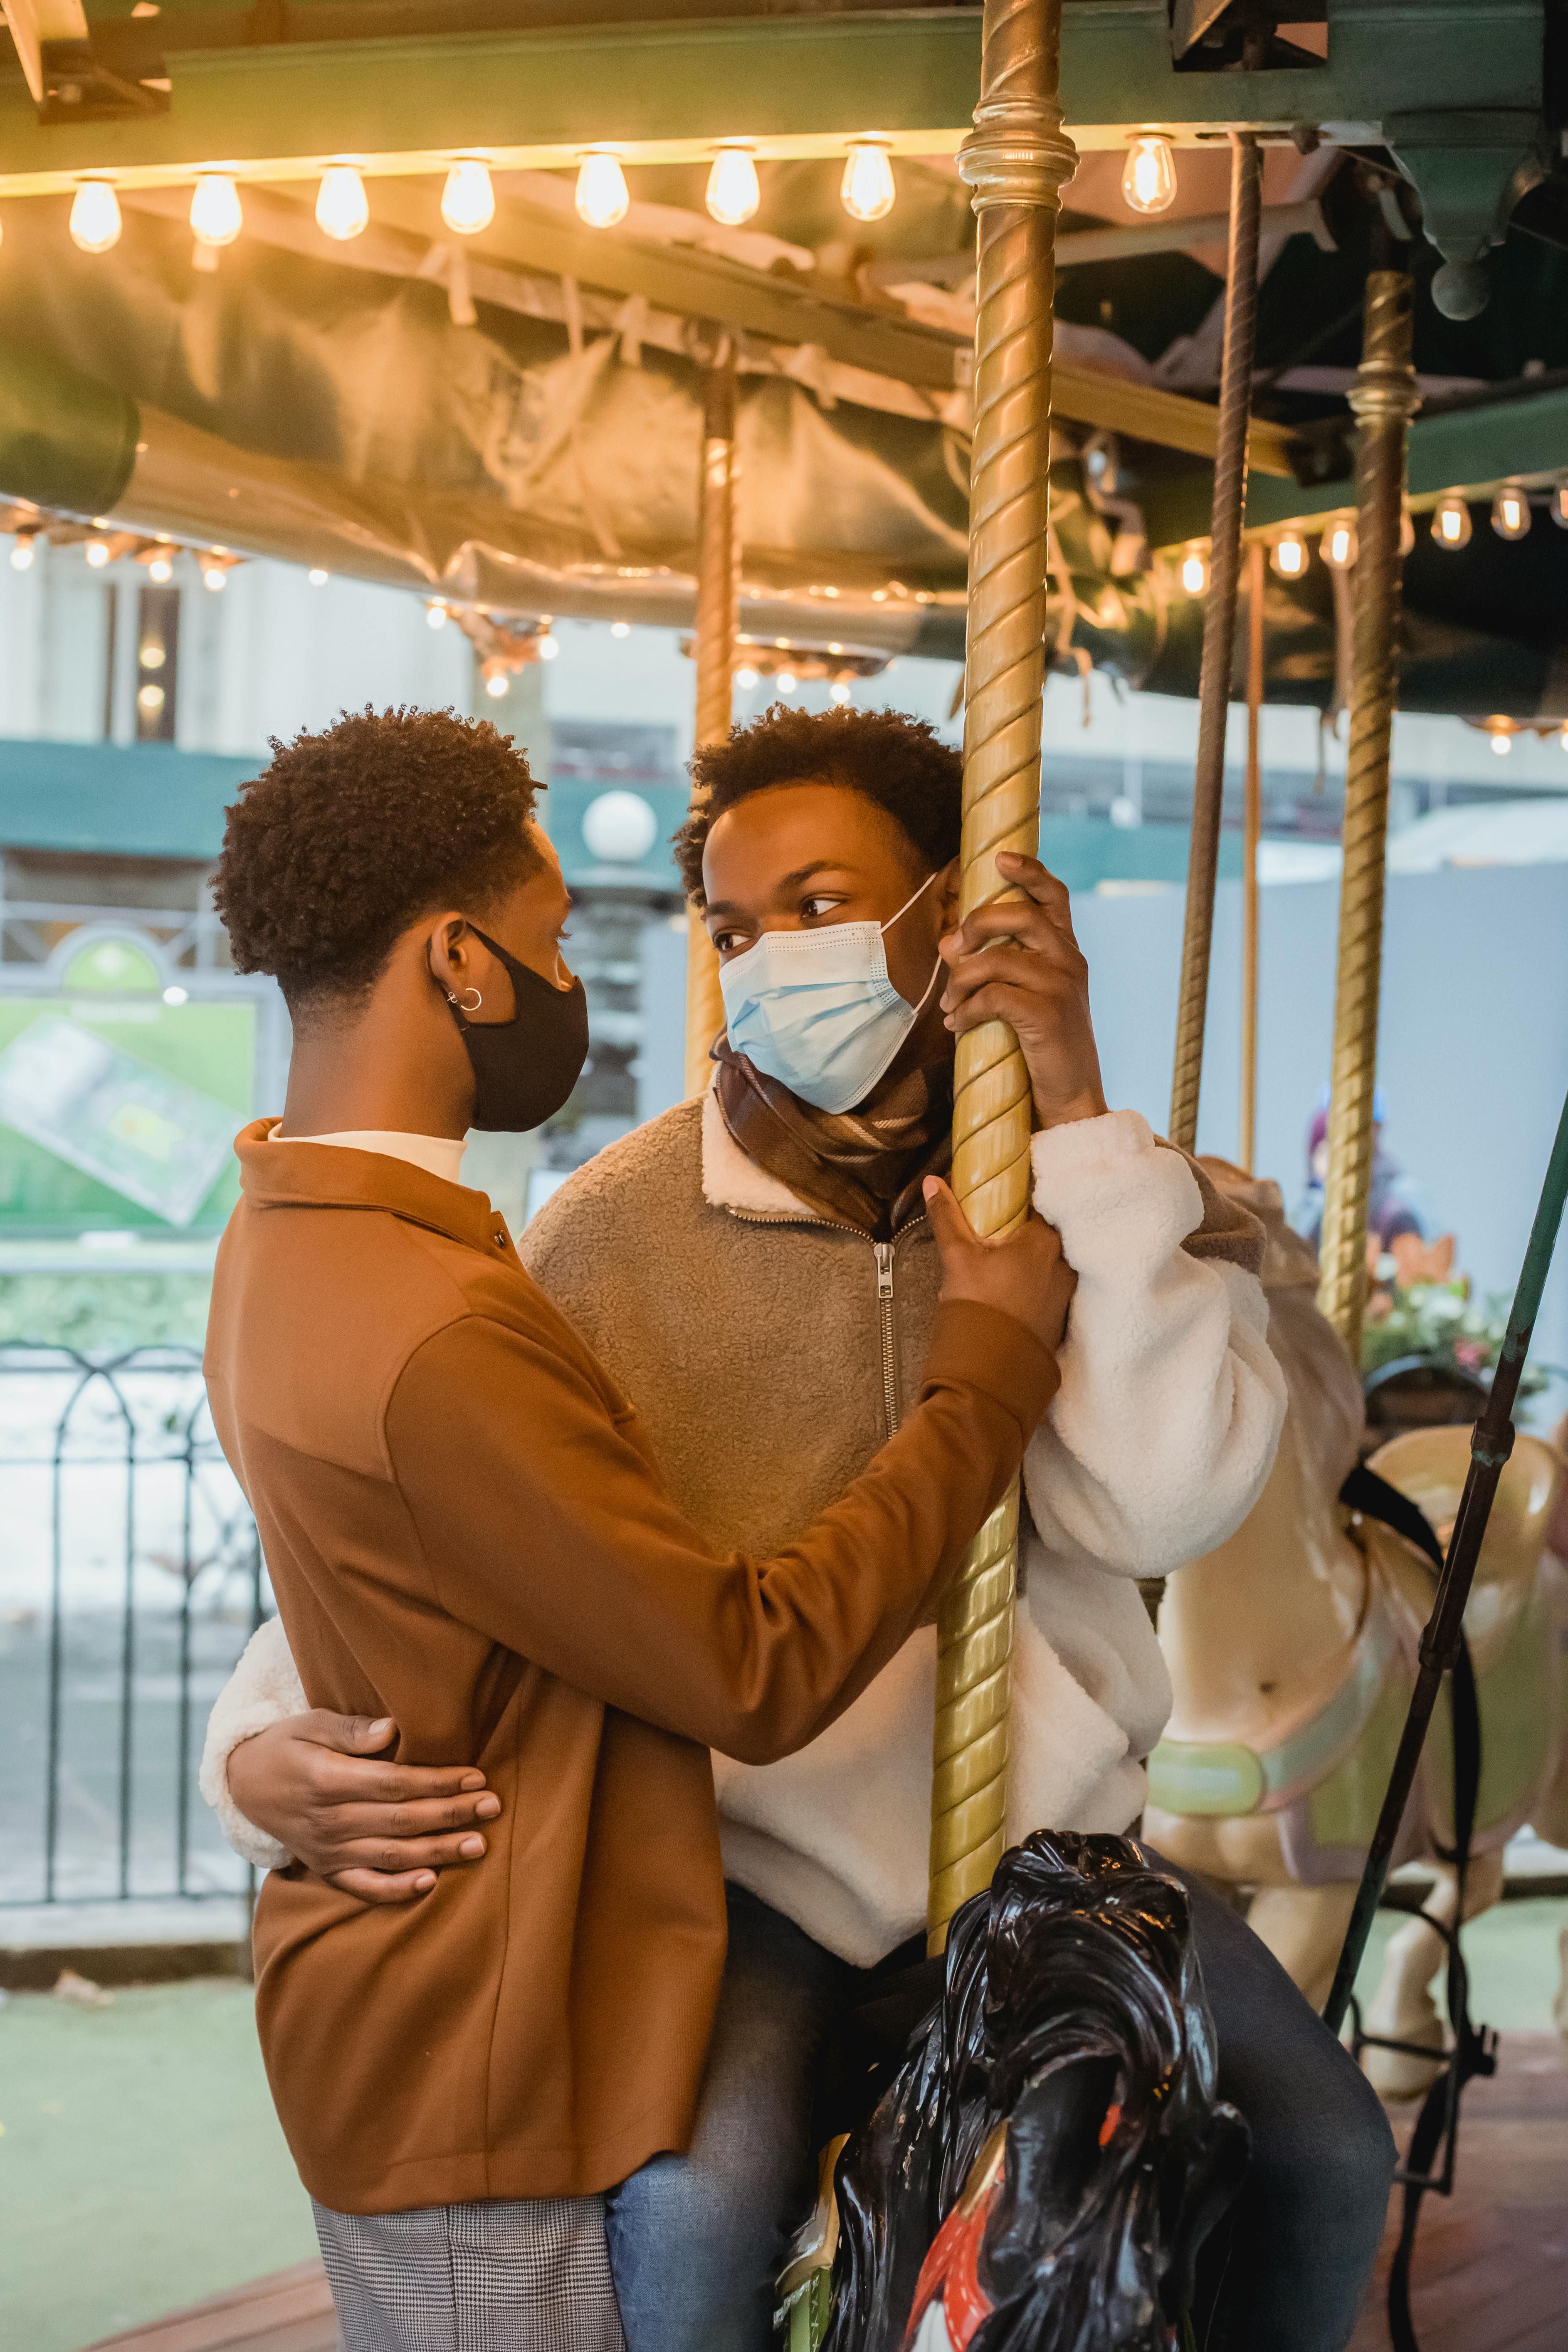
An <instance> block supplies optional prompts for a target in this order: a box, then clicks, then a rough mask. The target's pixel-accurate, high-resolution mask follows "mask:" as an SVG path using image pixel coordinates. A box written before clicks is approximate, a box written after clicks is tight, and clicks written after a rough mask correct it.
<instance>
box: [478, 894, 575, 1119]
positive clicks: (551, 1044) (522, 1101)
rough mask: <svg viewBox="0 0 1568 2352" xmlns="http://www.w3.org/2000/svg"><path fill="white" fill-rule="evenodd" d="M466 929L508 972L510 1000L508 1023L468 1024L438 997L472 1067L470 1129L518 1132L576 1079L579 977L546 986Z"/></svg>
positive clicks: (546, 1113) (557, 1104)
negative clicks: (460, 1036)
mask: <svg viewBox="0 0 1568 2352" xmlns="http://www.w3.org/2000/svg"><path fill="white" fill-rule="evenodd" d="M469 929H471V930H472V931H473V934H474V937H475V938H476V939H477V940H484V943H485V945H486V947H488V948H489V951H490V953H491V955H493V956H494V958H495V959H496V961H497V962H498V963H502V964H504V965H505V966H506V968H507V970H508V971H509V972H510V974H511V985H512V993H513V995H514V997H515V999H516V1003H517V1010H516V1012H515V1013H513V1014H512V1017H511V1019H510V1021H486V1022H480V1023H475V1022H472V1021H468V1020H465V1019H464V1017H463V1007H462V1005H461V1004H460V1003H459V1002H458V999H457V998H456V997H455V996H454V995H453V994H452V992H451V990H450V989H447V990H446V991H444V993H445V995H446V999H447V1003H448V1004H449V1005H450V1006H451V1008H452V1018H453V1020H454V1021H455V1022H456V1023H457V1024H458V1028H459V1029H460V1030H461V1031H462V1033H463V1043H464V1045H466V1046H467V1047H468V1059H469V1061H470V1062H471V1063H472V1064H473V1066H474V1078H475V1087H474V1118H473V1124H474V1125H475V1127H477V1128H479V1129H481V1130H482V1131H483V1132H484V1133H486V1134H491V1133H495V1132H498V1131H499V1132H500V1133H503V1134H507V1135H521V1134H522V1133H523V1131H524V1130H525V1129H528V1128H531V1127H542V1126H543V1124H544V1122H545V1120H546V1119H547V1118H554V1116H555V1114H556V1112H557V1111H558V1110H559V1109H560V1108H561V1107H562V1105H563V1103H564V1102H565V1100H566V1098H567V1097H568V1096H569V1095H570V1093H571V1092H572V1089H573V1087H574V1086H575V1085H576V1083H577V1081H578V1079H579V1078H580V1077H581V1076H582V1075H583V1065H584V1062H585V1061H586V1060H587V1058H588V1000H587V998H586V996H584V993H583V983H582V982H581V981H580V980H574V982H573V983H572V985H571V987H570V988H552V986H551V984H550V982H549V981H547V980H544V979H542V977H541V975H540V974H539V973H538V972H536V971H531V969H530V967H529V966H528V965H527V964H525V963H519V961H518V960H517V958H516V957H515V956H510V955H508V953H507V951H506V950H505V948H503V947H501V946H500V944H499V943H498V942H497V941H496V940H492V939H490V938H489V937H488V936H487V935H486V933H485V932H483V931H481V930H480V929H479V928H478V926H477V925H472V924H470V926H469ZM473 1009H474V1011H475V1012H478V1010H479V1007H478V1006H477V1005H476V1006H475V1007H474V1008H473Z"/></svg>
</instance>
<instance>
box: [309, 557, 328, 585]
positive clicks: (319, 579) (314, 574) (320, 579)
mask: <svg viewBox="0 0 1568 2352" xmlns="http://www.w3.org/2000/svg"><path fill="white" fill-rule="evenodd" d="M305 577H306V578H307V579H308V580H309V582H310V585H311V587H312V588H324V587H325V586H326V584H327V574H326V572H323V571H322V569H321V565H320V564H319V563H318V564H316V565H315V566H314V567H313V568H312V569H311V570H310V572H307V573H306V575H305Z"/></svg>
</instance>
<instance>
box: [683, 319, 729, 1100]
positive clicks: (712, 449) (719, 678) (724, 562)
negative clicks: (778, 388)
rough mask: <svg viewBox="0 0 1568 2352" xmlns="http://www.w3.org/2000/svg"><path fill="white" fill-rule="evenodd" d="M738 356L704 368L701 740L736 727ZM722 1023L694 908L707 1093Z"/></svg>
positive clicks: (695, 1088)
mask: <svg viewBox="0 0 1568 2352" xmlns="http://www.w3.org/2000/svg"><path fill="white" fill-rule="evenodd" d="M735 483H736V465H735V356H734V347H733V345H732V344H731V341H730V338H729V336H728V335H726V336H724V337H723V339H722V340H721V342H720V344H719V347H718V349H717V351H716V352H714V354H713V357H712V358H711V360H710V362H709V363H708V365H707V366H706V367H705V368H704V369H703V371H702V473H701V477H700V486H699V489H700V495H699V499H698V524H697V533H698V551H697V647H696V651H697V726H696V736H697V741H698V743H699V744H703V743H717V742H721V741H722V740H723V739H724V737H725V736H726V735H728V733H729V732H730V718H731V696H732V688H731V664H732V661H733V657H734V651H735V625H736V610H737V604H738V593H739V581H740V535H739V532H738V530H737V528H736V525H737V520H738V518H737V514H736V498H735ZM723 1026H724V1003H723V999H722V997H721V995H720V993H719V959H718V957H717V956H716V955H715V954H714V952H713V947H712V943H711V941H710V939H709V937H708V933H707V930H706V929H705V928H704V926H703V924H702V921H701V919H700V917H699V916H698V914H697V913H696V911H695V909H693V910H692V911H690V912H689V914H688V916H687V934H686V1091H687V1093H688V1094H689V1095H700V1094H706V1093H707V1091H708V1082H709V1079H710V1076H711V1074H712V1072H711V1065H710V1062H709V1059H708V1052H709V1048H710V1045H712V1043H713V1040H714V1038H715V1037H716V1036H717V1035H718V1034H719V1032H720V1030H721V1029H722V1027H723Z"/></svg>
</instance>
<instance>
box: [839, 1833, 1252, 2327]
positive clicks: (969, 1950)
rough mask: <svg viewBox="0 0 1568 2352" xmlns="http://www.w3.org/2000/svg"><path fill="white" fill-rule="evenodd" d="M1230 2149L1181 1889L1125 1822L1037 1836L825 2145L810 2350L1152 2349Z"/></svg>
mask: <svg viewBox="0 0 1568 2352" xmlns="http://www.w3.org/2000/svg"><path fill="white" fill-rule="evenodd" d="M1246 2168H1247V2126H1246V2124H1245V2123H1244V2121H1243V2120H1242V2118H1241V2116H1238V2115H1237V2112H1236V2110H1235V2108H1233V2107H1228V2106H1225V2105H1220V2104H1218V2103H1217V2102H1216V2100H1215V2048H1214V2027H1213V2023H1212V2021H1211V2020H1210V2017H1209V2013H1208V2009H1207V2006H1206V2004H1205V2000H1204V1994H1203V1984H1202V1979H1201V1977H1200V1975H1199V1971H1198V1966H1197V1961H1196V1958H1195V1956H1194V1952H1193V1948H1192V1937H1191V1932H1190V1922H1189V1918H1188V1906H1187V1897H1186V1893H1185V1890H1184V1888H1183V1887H1182V1886H1181V1885H1180V1884H1179V1883H1178V1882H1177V1881H1175V1880H1174V1879H1172V1878H1168V1877H1165V1876H1163V1875H1162V1874H1160V1873H1159V1872H1158V1871H1155V1870H1152V1869H1151V1868H1150V1866H1149V1865H1148V1864H1147V1863H1146V1862H1145V1861H1144V1860H1143V1857H1142V1854H1141V1853H1139V1851H1138V1849H1137V1847H1136V1846H1134V1845H1133V1844H1132V1843H1131V1841H1130V1840H1128V1839H1126V1838H1113V1837H1079V1836H1074V1835H1071V1834H1068V1833H1065V1832H1062V1833H1051V1832H1044V1831H1042V1832H1037V1834H1036V1835H1035V1836H1033V1837H1031V1838H1030V1839H1029V1840H1028V1841H1027V1843H1025V1844H1024V1845H1021V1846H1017V1847H1015V1848H1014V1849H1013V1850H1012V1851H1011V1852H1010V1853H1006V1854H1005V1855H1004V1856H1003V1859H1002V1862H1001V1864H1000V1865H999V1867H998V1869H997V1872H996V1876H995V1878H994V1882H993V1884H992V1885H991V1887H990V1889H989V1891H988V1892H987V1893H986V1894H984V1895H976V1896H975V1897H974V1899H973V1901H972V1902H970V1903H967V1904H966V1905H965V1906H964V1907H963V1910H962V1911H961V1912H960V1913H959V1914H958V1916H957V1917H956V1919H955V1920H954V1921H953V1923H952V1930H951V1933H950V1935H949V1938H948V1948H947V1955H946V1965H945V1978H944V1981H943V1983H942V1992H941V2000H940V2002H939V2004H938V2006H937V2007H936V2008H934V2009H932V2010H931V2011H930V2012H929V2013H928V2015H927V2016H926V2018H925V2019H924V2020H923V2021H922V2022H921V2024H920V2025H919V2026H917V2027H916V2029H915V2031H914V2032H913V2033H912V2034H911V2035H910V2037H909V2040H908V2042H907V2043H906V2044H905V2054H904V2057H903V2060H902V2063H901V2064H900V2066H899V2067H898V2071H897V2073H896V2074H894V2076H893V2078H892V2080H891V2082H890V2084H888V2086H887V2087H886V2088H885V2090H884V2091H883V2093H882V2095H881V2096H880V2098H879V2099H878V2101H877V2104H876V2105H875V2107H874V2108H873V2110H872V2112H871V2113H870V2115H869V2116H868V2118H867V2119H866V2121H865V2122H864V2123H862V2124H861V2125H860V2126H859V2128H858V2130H856V2131H854V2132H853V2133H852V2134H851V2135H850V2137H849V2142H848V2145H847V2147H846V2148H845V2150H844V2153H843V2155H842V2156H841V2158H840V2159H839V2162H838V2166H837V2175H836V2182H837V2198H838V2214H839V2236H838V2249H837V2257H836V2260H835V2263H834V2274H833V2284H834V2296H833V2315H832V2319H831V2322H830V2324H829V2326H828V2330H827V2334H826V2341H825V2345H824V2348H823V2352H904V2347H906V2346H907V2347H910V2352H916V2347H918V2352H1168V2347H1171V2346H1173V2344H1174V2343H1175V2342H1176V2341H1177V2326H1178V2323H1179V2321H1180V2319H1181V2316H1182V2315H1183V2313H1184V2312H1185V2311H1186V2310H1187V2309H1188V2307H1189V2305H1190V2304H1191V2301H1192V2295H1193V2283H1194V2262H1195V2259H1196V2255H1197V2251H1198V2248H1199V2246H1200V2245H1201V2244H1202V2242H1203V2241H1204V2239H1205V2236H1206V2235H1207V2234H1208V2232H1209V2231H1210V2230H1211V2229H1212V2228H1213V2226H1214V2224H1215V2221H1217V2220H1218V2219H1219V2218H1220V2216H1221V2214H1222V2213H1223V2212H1224V2211H1225V2209H1226V2206H1227V2205H1228V2204H1229V2202H1230V2200H1231V2199H1232V2198H1233V2197H1234V2196H1235V2194H1236V2191H1237V2189H1238V2187H1239V2186H1240V2183H1241V2179H1242V2176H1243V2174H1244V2172H1245V2170H1246Z"/></svg>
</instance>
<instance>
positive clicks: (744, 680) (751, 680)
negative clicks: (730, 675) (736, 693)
mask: <svg viewBox="0 0 1568 2352" xmlns="http://www.w3.org/2000/svg"><path fill="white" fill-rule="evenodd" d="M756 682H757V673H756V671H755V670H754V669H738V670H737V671H736V672H735V683H736V685H737V686H738V687H739V688H740V689H741V691H742V694H750V692H751V690H752V688H753V687H754V686H755V684H756Z"/></svg>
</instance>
